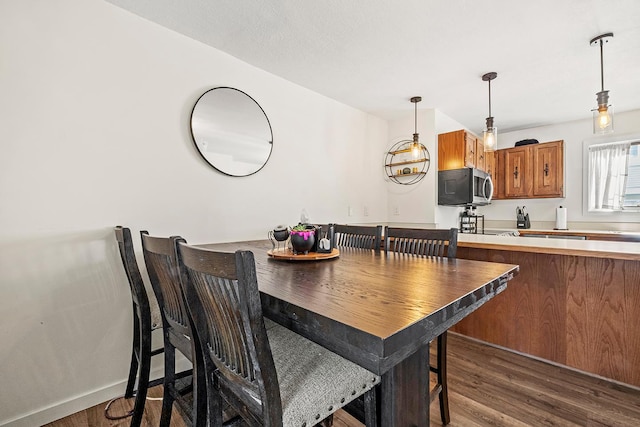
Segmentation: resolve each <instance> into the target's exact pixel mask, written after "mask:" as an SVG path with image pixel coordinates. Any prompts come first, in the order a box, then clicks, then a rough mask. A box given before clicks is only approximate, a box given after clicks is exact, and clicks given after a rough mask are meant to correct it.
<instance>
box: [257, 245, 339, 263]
mask: <svg viewBox="0 0 640 427" xmlns="http://www.w3.org/2000/svg"><path fill="white" fill-rule="evenodd" d="M267 254H268V255H269V256H270V257H272V258H274V259H281V260H286V261H318V260H322V259H331V258H337V257H338V256H340V251H339V250H338V249H336V248H333V249H332V250H331V252H327V253H320V252H309V253H308V254H306V255H304V254H298V255H296V254H294V253H293V251H292V250H291V249H290V248H286V249H284V248H283V249H271V250H269V251H267Z"/></svg>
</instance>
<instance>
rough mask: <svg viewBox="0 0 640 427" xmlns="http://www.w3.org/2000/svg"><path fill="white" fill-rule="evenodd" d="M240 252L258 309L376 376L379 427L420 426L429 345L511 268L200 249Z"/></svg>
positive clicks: (502, 282)
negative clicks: (253, 276) (254, 279)
mask: <svg viewBox="0 0 640 427" xmlns="http://www.w3.org/2000/svg"><path fill="white" fill-rule="evenodd" d="M204 246H205V247H207V248H210V249H215V250H219V251H229V252H232V251H235V250H238V249H242V250H250V251H252V252H253V253H254V255H255V259H256V270H257V274H258V285H259V288H260V292H261V296H262V309H263V312H264V314H265V315H266V316H267V317H269V318H271V319H273V320H275V321H276V322H278V323H280V324H282V325H284V326H286V327H288V328H290V329H292V330H294V331H296V332H297V333H299V334H301V335H303V336H305V337H307V338H309V339H311V340H313V341H315V342H317V343H319V344H321V345H323V346H325V347H327V348H328V349H330V350H332V351H334V352H336V353H338V354H340V355H341V356H343V357H345V358H347V359H350V360H352V361H354V362H355V363H358V364H359V365H361V366H363V367H365V368H366V369H369V370H370V371H372V372H375V373H377V374H380V375H382V384H381V399H382V414H381V416H382V419H381V425H384V426H390V427H393V426H397V427H407V426H428V425H429V396H428V389H429V384H428V361H429V360H428V358H429V342H430V341H431V340H433V339H434V338H435V337H437V336H438V335H439V334H441V333H442V332H444V331H445V330H447V329H449V328H451V327H452V326H453V325H455V324H456V323H458V322H459V321H461V320H462V319H463V318H464V317H466V316H468V315H469V314H470V313H472V312H473V311H475V310H476V309H477V308H478V307H480V306H482V305H483V304H484V303H485V302H487V301H489V300H490V299H491V298H493V297H494V296H495V295H497V294H499V293H500V292H502V291H504V290H505V289H506V287H507V282H508V281H509V280H511V279H512V278H513V276H514V275H516V274H517V273H518V269H519V267H518V266H517V265H512V264H503V263H487V262H480V261H472V260H464V259H452V260H447V259H435V258H423V257H415V256H408V255H402V254H392V253H390V254H385V253H384V252H379V253H376V252H374V251H370V250H362V249H350V248H340V255H339V257H337V258H334V259H327V260H321V261H282V260H276V259H272V258H270V257H269V256H268V255H267V252H268V250H269V249H271V243H270V242H269V241H250V242H235V243H223V244H208V245H204Z"/></svg>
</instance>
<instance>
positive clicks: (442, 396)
mask: <svg viewBox="0 0 640 427" xmlns="http://www.w3.org/2000/svg"><path fill="white" fill-rule="evenodd" d="M457 249H458V229H457V228H451V229H448V230H445V229H419V228H393V227H385V230H384V250H385V253H387V252H398V253H404V254H411V255H418V256H432V257H440V258H443V257H446V258H455V257H456V252H457ZM436 345H437V350H436V360H435V363H430V364H429V370H430V371H431V372H433V373H435V374H436V378H437V380H436V385H435V386H434V387H433V388H432V389H431V391H430V393H429V398H430V399H429V402H433V401H434V400H435V398H436V397H438V398H439V401H440V418H441V419H442V424H443V425H446V424H449V421H450V416H449V390H448V386H447V331H444V332H443V333H442V334H440V335H439V336H438V337H437V338H436Z"/></svg>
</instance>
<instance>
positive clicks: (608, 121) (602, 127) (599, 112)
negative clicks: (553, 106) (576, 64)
mask: <svg viewBox="0 0 640 427" xmlns="http://www.w3.org/2000/svg"><path fill="white" fill-rule="evenodd" d="M609 37H613V33H606V34H602V35H599V36H597V37H594V38H592V39H591V41H590V42H589V44H591V45H592V46H593V45H594V44H597V45H598V46H600V85H601V90H600V92H598V93H596V99H597V101H598V108H594V109H593V110H591V111H593V133H594V134H605V133H611V132H613V106H612V105H609V91H608V90H604V61H603V45H604V43H607V42H608V40H607V39H608V38H609Z"/></svg>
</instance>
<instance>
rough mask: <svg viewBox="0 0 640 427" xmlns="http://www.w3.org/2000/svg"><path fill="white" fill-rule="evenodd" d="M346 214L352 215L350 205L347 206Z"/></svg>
mask: <svg viewBox="0 0 640 427" xmlns="http://www.w3.org/2000/svg"><path fill="white" fill-rule="evenodd" d="M347 215H349V216H353V208H352V207H351V206H348V207H347Z"/></svg>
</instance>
